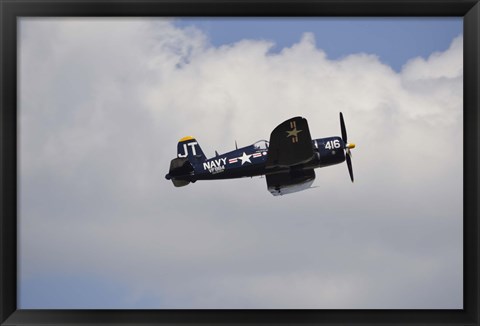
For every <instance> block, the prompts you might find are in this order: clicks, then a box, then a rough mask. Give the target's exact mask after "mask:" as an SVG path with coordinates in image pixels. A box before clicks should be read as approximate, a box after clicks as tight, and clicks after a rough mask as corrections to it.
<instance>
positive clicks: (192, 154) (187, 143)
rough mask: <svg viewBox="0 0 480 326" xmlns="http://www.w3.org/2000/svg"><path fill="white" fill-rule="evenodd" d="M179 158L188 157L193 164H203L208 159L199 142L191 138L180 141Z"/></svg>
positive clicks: (178, 146)
mask: <svg viewBox="0 0 480 326" xmlns="http://www.w3.org/2000/svg"><path fill="white" fill-rule="evenodd" d="M177 157H178V158H185V157H186V158H187V159H188V160H189V161H190V162H191V163H193V164H198V163H202V162H203V161H205V160H206V159H207V157H206V156H205V154H203V151H202V149H201V148H200V145H199V144H198V142H197V140H196V139H195V138H193V137H191V136H187V137H183V138H182V139H180V140H179V141H178V145H177Z"/></svg>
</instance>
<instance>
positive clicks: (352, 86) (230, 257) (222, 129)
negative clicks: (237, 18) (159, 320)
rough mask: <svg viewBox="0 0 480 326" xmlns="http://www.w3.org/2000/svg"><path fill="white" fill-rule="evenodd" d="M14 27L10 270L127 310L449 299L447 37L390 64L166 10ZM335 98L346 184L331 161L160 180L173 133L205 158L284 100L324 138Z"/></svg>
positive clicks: (458, 301)
mask: <svg viewBox="0 0 480 326" xmlns="http://www.w3.org/2000/svg"><path fill="white" fill-rule="evenodd" d="M20 36H21V43H20V108H19V112H20V137H19V138H20V151H19V152H20V160H19V162H20V218H19V220H20V239H21V246H20V260H21V268H20V280H21V282H23V281H24V280H25V284H30V285H31V284H32V282H27V281H30V280H35V279H38V277H39V276H38V275H52V274H53V275H57V274H58V273H59V271H61V272H62V273H64V275H78V274H79V273H81V274H82V275H85V279H90V278H92V277H96V278H99V279H109V280H110V281H109V283H108V284H110V285H109V286H111V282H117V283H118V284H121V285H122V286H121V289H122V292H124V291H127V292H128V290H124V289H125V288H127V289H130V294H129V295H130V297H129V298H126V299H125V301H124V302H128V304H130V305H131V306H129V307H131V308H141V307H142V306H141V305H145V304H146V300H147V299H148V304H147V305H148V306H149V307H159V308H217V307H219V308H461V307H462V296H463V294H462V281H463V280H462V198H463V195H462V189H463V187H462V175H463V172H462V166H463V163H462V157H463V143H462V134H463V131H462V119H463V115H462V108H463V100H462V87H463V84H462V78H463V77H462V36H459V37H457V38H456V39H454V40H453V41H452V45H451V46H450V48H449V49H447V50H446V51H444V52H439V53H434V54H432V55H431V56H430V57H429V58H427V59H423V58H412V60H410V61H409V62H407V63H406V64H405V66H404V67H403V69H402V71H401V72H400V73H397V72H395V71H394V70H393V69H391V68H390V67H389V66H387V65H385V64H383V63H382V62H381V61H380V60H379V59H378V57H376V56H375V55H372V54H367V53H354V54H350V55H347V56H345V57H343V58H340V59H338V60H330V59H328V58H327V57H326V55H325V53H324V52H323V51H322V50H321V48H322V44H316V43H315V37H314V35H313V34H310V33H306V34H305V35H304V36H303V37H302V39H300V40H299V41H298V43H296V44H294V45H293V46H291V47H288V48H284V49H282V50H281V51H279V52H278V53H271V52H270V49H271V48H272V46H274V44H273V43H272V42H267V41H262V40H242V41H240V42H237V43H234V44H229V45H224V46H220V47H214V46H212V45H210V43H209V41H208V37H207V35H205V34H203V33H202V32H201V31H199V30H196V29H195V28H187V29H181V28H176V27H174V26H173V24H172V22H171V20H169V19H120V18H116V19H30V18H29V19H22V21H21V23H20ZM339 111H342V112H343V113H344V115H345V120H346V124H347V130H348V134H349V139H350V140H351V141H353V142H355V143H357V148H356V149H355V151H354V153H353V155H354V160H353V165H354V173H355V177H356V183H355V184H353V185H352V184H351V183H350V181H349V178H348V172H347V168H346V166H345V165H344V164H342V165H339V166H334V167H330V168H327V169H318V170H316V174H317V179H316V181H315V186H318V187H317V188H314V189H312V190H308V191H304V192H301V193H296V194H292V195H289V196H283V197H281V198H277V197H273V196H271V195H270V193H268V191H267V190H266V184H265V179H262V178H253V179H250V178H247V179H239V180H228V181H225V180H224V181H216V182H200V181H199V182H197V183H195V184H191V185H189V186H187V187H184V188H174V187H173V185H172V184H171V182H169V181H167V180H165V179H164V175H165V174H166V173H167V172H168V171H167V170H168V166H169V162H170V160H171V159H172V158H173V157H174V156H175V154H176V143H177V141H178V139H179V138H181V137H183V136H186V135H193V136H195V137H196V138H197V140H198V141H199V143H200V145H201V146H202V149H203V150H204V152H205V153H206V155H207V156H212V155H213V153H214V150H218V151H219V152H220V153H222V152H226V151H228V150H231V149H232V148H234V141H235V140H237V141H238V145H239V146H245V145H247V144H251V143H253V142H254V141H256V140H258V139H262V138H263V139H268V137H269V134H270V132H271V130H272V129H273V128H274V127H275V126H276V125H277V124H279V123H280V122H282V121H283V120H285V119H288V118H290V117H292V116H295V115H301V116H304V117H306V118H307V119H308V121H309V126H310V131H311V134H312V136H313V137H315V138H321V137H326V136H332V135H339V134H340V126H339V118H338V112H339ZM48 280H50V281H52V278H51V277H50V278H48ZM82 282H84V281H82ZM96 282H97V281H92V284H96ZM42 284H43V283H42ZM82 284H83V283H82ZM31 286H32V287H33V285H31ZM92 288H94V287H93V286H92ZM24 291H25V292H24V293H28V288H24ZM85 292H86V291H83V292H82V293H83V296H84V297H85V300H86V301H88V300H89V296H88V293H87V294H86V293H85ZM36 295H37V297H38V294H36ZM95 296H96V294H95V293H94V292H91V293H90V298H94V297H95ZM59 298H62V300H60V299H59V301H58V305H59V306H61V307H70V308H81V307H79V306H78V305H80V303H78V300H77V301H74V302H72V303H71V305H72V306H69V302H68V301H65V300H64V296H61V295H59ZM52 300H54V298H53V299H52V298H51V297H49V302H52ZM105 300H108V299H105ZM26 302H29V304H31V305H32V306H29V307H35V304H36V305H39V306H41V303H40V302H37V303H35V304H34V303H32V301H31V300H30V301H28V300H27V301H26ZM95 302H98V300H95ZM98 304H99V306H101V303H98ZM105 306H106V307H111V305H109V304H108V303H107V302H105ZM25 308H27V307H25ZM122 308H125V306H122Z"/></svg>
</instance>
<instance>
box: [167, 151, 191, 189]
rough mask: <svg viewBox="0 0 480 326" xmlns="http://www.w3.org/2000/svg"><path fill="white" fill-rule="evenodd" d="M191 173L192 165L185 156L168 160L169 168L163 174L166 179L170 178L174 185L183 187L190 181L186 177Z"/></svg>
mask: <svg viewBox="0 0 480 326" xmlns="http://www.w3.org/2000/svg"><path fill="white" fill-rule="evenodd" d="M192 173H193V166H192V164H191V163H190V161H189V160H188V158H186V157H182V158H174V159H173V160H172V161H171V162H170V170H169V172H168V174H167V175H166V176H165V178H166V179H168V180H172V182H173V185H174V186H175V187H183V186H186V185H188V184H189V183H190V180H188V178H189V177H190V175H191V174H192Z"/></svg>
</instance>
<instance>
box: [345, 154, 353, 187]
mask: <svg viewBox="0 0 480 326" xmlns="http://www.w3.org/2000/svg"><path fill="white" fill-rule="evenodd" d="M345 158H346V159H347V166H348V173H350V179H351V180H352V182H353V169H352V159H351V158H350V153H348V154H347V156H346V157H345Z"/></svg>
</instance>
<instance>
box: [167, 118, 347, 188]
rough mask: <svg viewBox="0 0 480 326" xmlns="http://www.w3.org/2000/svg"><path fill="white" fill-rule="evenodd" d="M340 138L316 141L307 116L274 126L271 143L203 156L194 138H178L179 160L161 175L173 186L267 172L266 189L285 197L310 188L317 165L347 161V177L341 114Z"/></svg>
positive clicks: (252, 175) (345, 149)
mask: <svg viewBox="0 0 480 326" xmlns="http://www.w3.org/2000/svg"><path fill="white" fill-rule="evenodd" d="M340 128H341V131H342V137H341V138H340V137H327V138H319V139H314V140H312V138H311V137H310V131H309V129H308V123H307V120H306V119H305V118H302V117H295V118H291V119H288V120H286V121H284V122H283V123H281V124H280V125H278V126H277V127H276V128H275V129H274V130H273V131H272V133H271V134H270V142H268V141H266V140H259V141H257V142H256V143H254V144H252V145H249V146H246V147H242V148H236V149H235V150H233V151H231V152H228V153H225V154H222V155H218V153H217V152H216V151H215V157H213V158H209V159H207V157H206V156H205V154H204V153H203V151H202V149H201V148H200V145H199V144H198V142H197V141H196V140H195V138H193V137H190V136H187V137H184V138H182V139H180V140H179V142H178V146H177V158H174V159H173V160H172V161H171V163H170V171H169V172H168V174H167V175H166V176H165V178H166V179H167V180H172V182H173V184H174V185H175V186H176V187H182V186H186V185H187V184H189V183H190V182H196V181H197V180H216V179H233V178H241V177H254V176H260V175H265V176H266V179H267V187H268V190H269V191H270V192H271V193H272V194H273V195H274V196H277V195H284V194H289V193H292V192H297V191H301V190H304V189H307V188H309V187H310V186H311V185H312V183H313V181H314V179H315V171H314V169H315V168H323V167H326V166H330V165H334V164H339V163H342V162H343V161H345V160H346V161H347V166H348V172H349V173H350V179H351V180H352V182H353V170H352V161H351V153H350V149H352V148H355V144H353V143H348V142H347V131H346V128H345V122H344V121H343V115H342V113H341V112H340Z"/></svg>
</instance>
